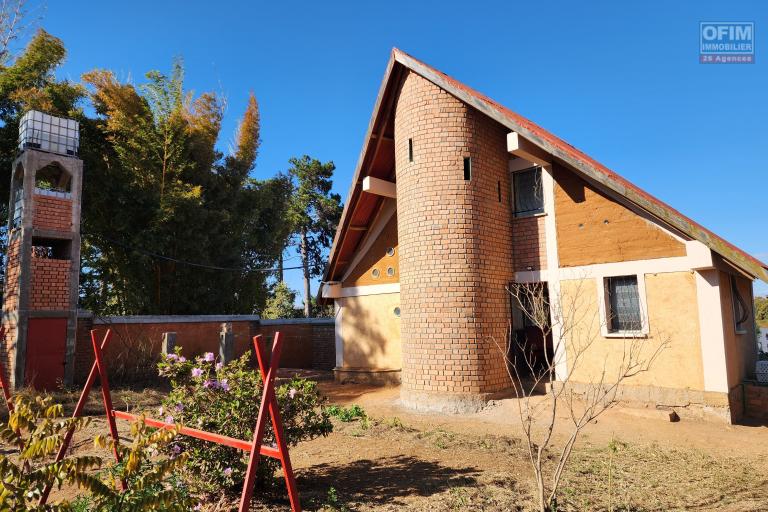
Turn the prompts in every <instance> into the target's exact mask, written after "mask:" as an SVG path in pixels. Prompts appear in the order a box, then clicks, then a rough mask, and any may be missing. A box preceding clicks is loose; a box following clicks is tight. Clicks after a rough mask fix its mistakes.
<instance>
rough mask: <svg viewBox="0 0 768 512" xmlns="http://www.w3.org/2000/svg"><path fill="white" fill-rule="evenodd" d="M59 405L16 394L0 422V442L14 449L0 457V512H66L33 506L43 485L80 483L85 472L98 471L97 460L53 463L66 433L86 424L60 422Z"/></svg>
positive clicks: (82, 421)
mask: <svg viewBox="0 0 768 512" xmlns="http://www.w3.org/2000/svg"><path fill="white" fill-rule="evenodd" d="M63 416H64V411H63V408H62V406H61V405H60V404H54V403H53V399H52V398H50V397H41V396H35V397H27V396H25V395H19V396H17V397H16V399H15V401H14V410H13V412H12V413H10V415H9V417H8V421H7V422H6V423H0V439H2V440H3V441H5V442H6V443H8V444H9V445H13V446H17V447H19V448H18V451H17V452H16V453H14V454H0V475H2V478H0V512H6V511H8V512H10V511H14V512H21V511H32V510H34V511H68V510H70V506H69V504H68V503H67V502H66V501H63V502H61V503H57V504H52V505H42V506H39V505H38V501H39V499H40V496H41V495H42V493H43V490H44V489H45V487H46V486H48V485H51V486H58V487H59V488H60V487H61V486H62V485H63V484H65V483H67V484H80V483H81V482H83V481H85V480H87V479H88V478H89V475H88V473H87V471H88V470H90V469H93V468H95V467H98V466H99V465H100V464H101V459H100V458H98V457H90V456H82V457H65V458H64V459H62V460H61V461H60V462H54V461H52V460H51V459H52V458H53V457H52V456H53V455H54V454H55V453H56V452H57V451H58V449H59V446H61V444H62V442H63V440H64V436H65V435H66V432H67V431H68V430H69V429H70V428H72V429H74V430H75V431H78V430H80V429H82V428H83V427H84V426H85V425H87V424H88V419H84V418H76V419H72V418H64V417H63Z"/></svg>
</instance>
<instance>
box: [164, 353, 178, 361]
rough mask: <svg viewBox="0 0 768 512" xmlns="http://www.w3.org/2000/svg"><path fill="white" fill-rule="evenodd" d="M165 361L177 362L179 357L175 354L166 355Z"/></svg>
mask: <svg viewBox="0 0 768 512" xmlns="http://www.w3.org/2000/svg"><path fill="white" fill-rule="evenodd" d="M165 359H166V360H167V361H178V360H179V356H177V355H176V354H168V355H166V356H165Z"/></svg>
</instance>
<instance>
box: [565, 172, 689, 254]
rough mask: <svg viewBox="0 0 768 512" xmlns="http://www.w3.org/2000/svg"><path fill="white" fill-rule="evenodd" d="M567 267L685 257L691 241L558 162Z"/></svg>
mask: <svg viewBox="0 0 768 512" xmlns="http://www.w3.org/2000/svg"><path fill="white" fill-rule="evenodd" d="M554 177H555V219H556V224H557V248H558V255H559V259H560V266H561V267H574V266H581V265H592V264H596V263H613V262H619V261H631V260H645V259H654V258H667V257H672V256H685V254H686V250H685V244H684V243H682V242H681V241H680V240H678V239H676V238H675V237H673V236H672V235H670V234H669V233H668V232H667V231H665V230H664V229H662V228H661V227H660V226H658V225H656V224H654V223H652V222H651V221H649V220H647V219H646V218H644V217H642V216H640V215H639V214H637V213H636V212H634V211H632V210H630V209H629V208H627V207H626V206H624V205H622V204H620V203H618V202H617V201H615V200H613V199H612V198H610V197H608V196H607V195H605V194H604V193H602V192H600V191H599V190H597V189H595V188H594V187H593V186H591V185H590V184H588V183H587V182H586V181H584V180H583V179H581V178H580V177H578V176H577V175H576V174H575V173H573V172H572V171H570V170H568V169H566V168H564V167H562V166H554Z"/></svg>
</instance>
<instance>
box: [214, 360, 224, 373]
mask: <svg viewBox="0 0 768 512" xmlns="http://www.w3.org/2000/svg"><path fill="white" fill-rule="evenodd" d="M222 368H224V364H223V363H222V362H221V361H219V362H218V363H216V370H217V371H218V370H221V369H222Z"/></svg>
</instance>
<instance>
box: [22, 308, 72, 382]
mask: <svg viewBox="0 0 768 512" xmlns="http://www.w3.org/2000/svg"><path fill="white" fill-rule="evenodd" d="M66 347H67V319H66V318H30V319H29V327H28V329H27V357H26V359H27V362H26V365H25V367H24V381H25V384H27V385H31V386H34V387H35V389H40V390H53V389H56V388H57V387H58V386H59V382H60V381H62V380H64V363H65V360H66Z"/></svg>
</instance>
